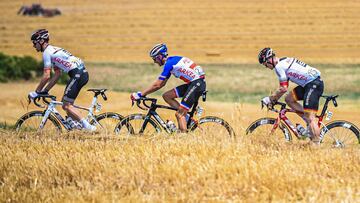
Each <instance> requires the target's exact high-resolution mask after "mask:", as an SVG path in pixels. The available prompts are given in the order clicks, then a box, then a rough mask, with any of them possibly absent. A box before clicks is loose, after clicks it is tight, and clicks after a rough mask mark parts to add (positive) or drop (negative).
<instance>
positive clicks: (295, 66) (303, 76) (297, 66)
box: [275, 57, 321, 87]
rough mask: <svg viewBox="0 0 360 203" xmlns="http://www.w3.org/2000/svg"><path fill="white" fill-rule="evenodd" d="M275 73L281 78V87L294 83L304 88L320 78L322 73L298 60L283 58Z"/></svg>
mask: <svg viewBox="0 0 360 203" xmlns="http://www.w3.org/2000/svg"><path fill="white" fill-rule="evenodd" d="M275 72H276V74H277V76H278V78H279V82H280V85H286V86H287V83H288V81H289V80H290V81H292V82H294V83H296V84H297V85H300V86H302V87H304V86H305V85H306V84H308V83H309V82H311V81H313V80H315V79H316V78H317V77H319V76H320V74H321V73H320V71H319V70H318V69H316V68H313V67H311V66H309V65H307V64H306V63H304V62H302V61H300V60H298V59H296V58H289V57H285V58H281V59H280V60H279V63H278V64H277V65H276V66H275Z"/></svg>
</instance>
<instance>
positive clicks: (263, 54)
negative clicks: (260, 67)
mask: <svg viewBox="0 0 360 203" xmlns="http://www.w3.org/2000/svg"><path fill="white" fill-rule="evenodd" d="M273 56H275V52H274V51H273V50H272V49H271V48H270V47H266V48H264V49H262V50H261V51H260V53H259V56H258V59H259V63H260V64H263V63H264V62H265V61H266V60H268V59H269V58H270V57H273Z"/></svg>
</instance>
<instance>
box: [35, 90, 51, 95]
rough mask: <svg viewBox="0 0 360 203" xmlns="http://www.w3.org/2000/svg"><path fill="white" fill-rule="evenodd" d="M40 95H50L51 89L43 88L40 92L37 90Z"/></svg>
mask: <svg viewBox="0 0 360 203" xmlns="http://www.w3.org/2000/svg"><path fill="white" fill-rule="evenodd" d="M36 93H37V94H38V95H48V94H49V91H47V90H42V91H40V92H36Z"/></svg>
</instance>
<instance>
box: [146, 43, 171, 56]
mask: <svg viewBox="0 0 360 203" xmlns="http://www.w3.org/2000/svg"><path fill="white" fill-rule="evenodd" d="M160 54H161V55H163V56H165V57H166V56H167V55H168V53H167V47H166V44H163V43H161V44H157V45H155V46H154V47H153V48H152V49H151V50H150V54H149V55H150V57H151V58H155V57H156V56H158V55H160Z"/></svg>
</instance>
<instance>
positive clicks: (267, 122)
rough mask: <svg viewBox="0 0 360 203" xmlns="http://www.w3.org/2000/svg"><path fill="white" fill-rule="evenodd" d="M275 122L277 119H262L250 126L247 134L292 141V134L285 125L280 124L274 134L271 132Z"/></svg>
mask: <svg viewBox="0 0 360 203" xmlns="http://www.w3.org/2000/svg"><path fill="white" fill-rule="evenodd" d="M275 122H276V119H275V118H260V119H258V120H256V121H254V122H253V123H251V124H250V125H249V127H248V128H247V129H246V134H247V135H248V134H251V135H271V136H274V137H275V138H281V139H283V138H285V140H286V141H291V140H292V136H291V133H290V131H289V129H288V127H287V126H286V125H284V124H283V123H280V125H279V127H278V128H277V129H275V131H274V132H271V131H272V129H273V127H274V124H275Z"/></svg>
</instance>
